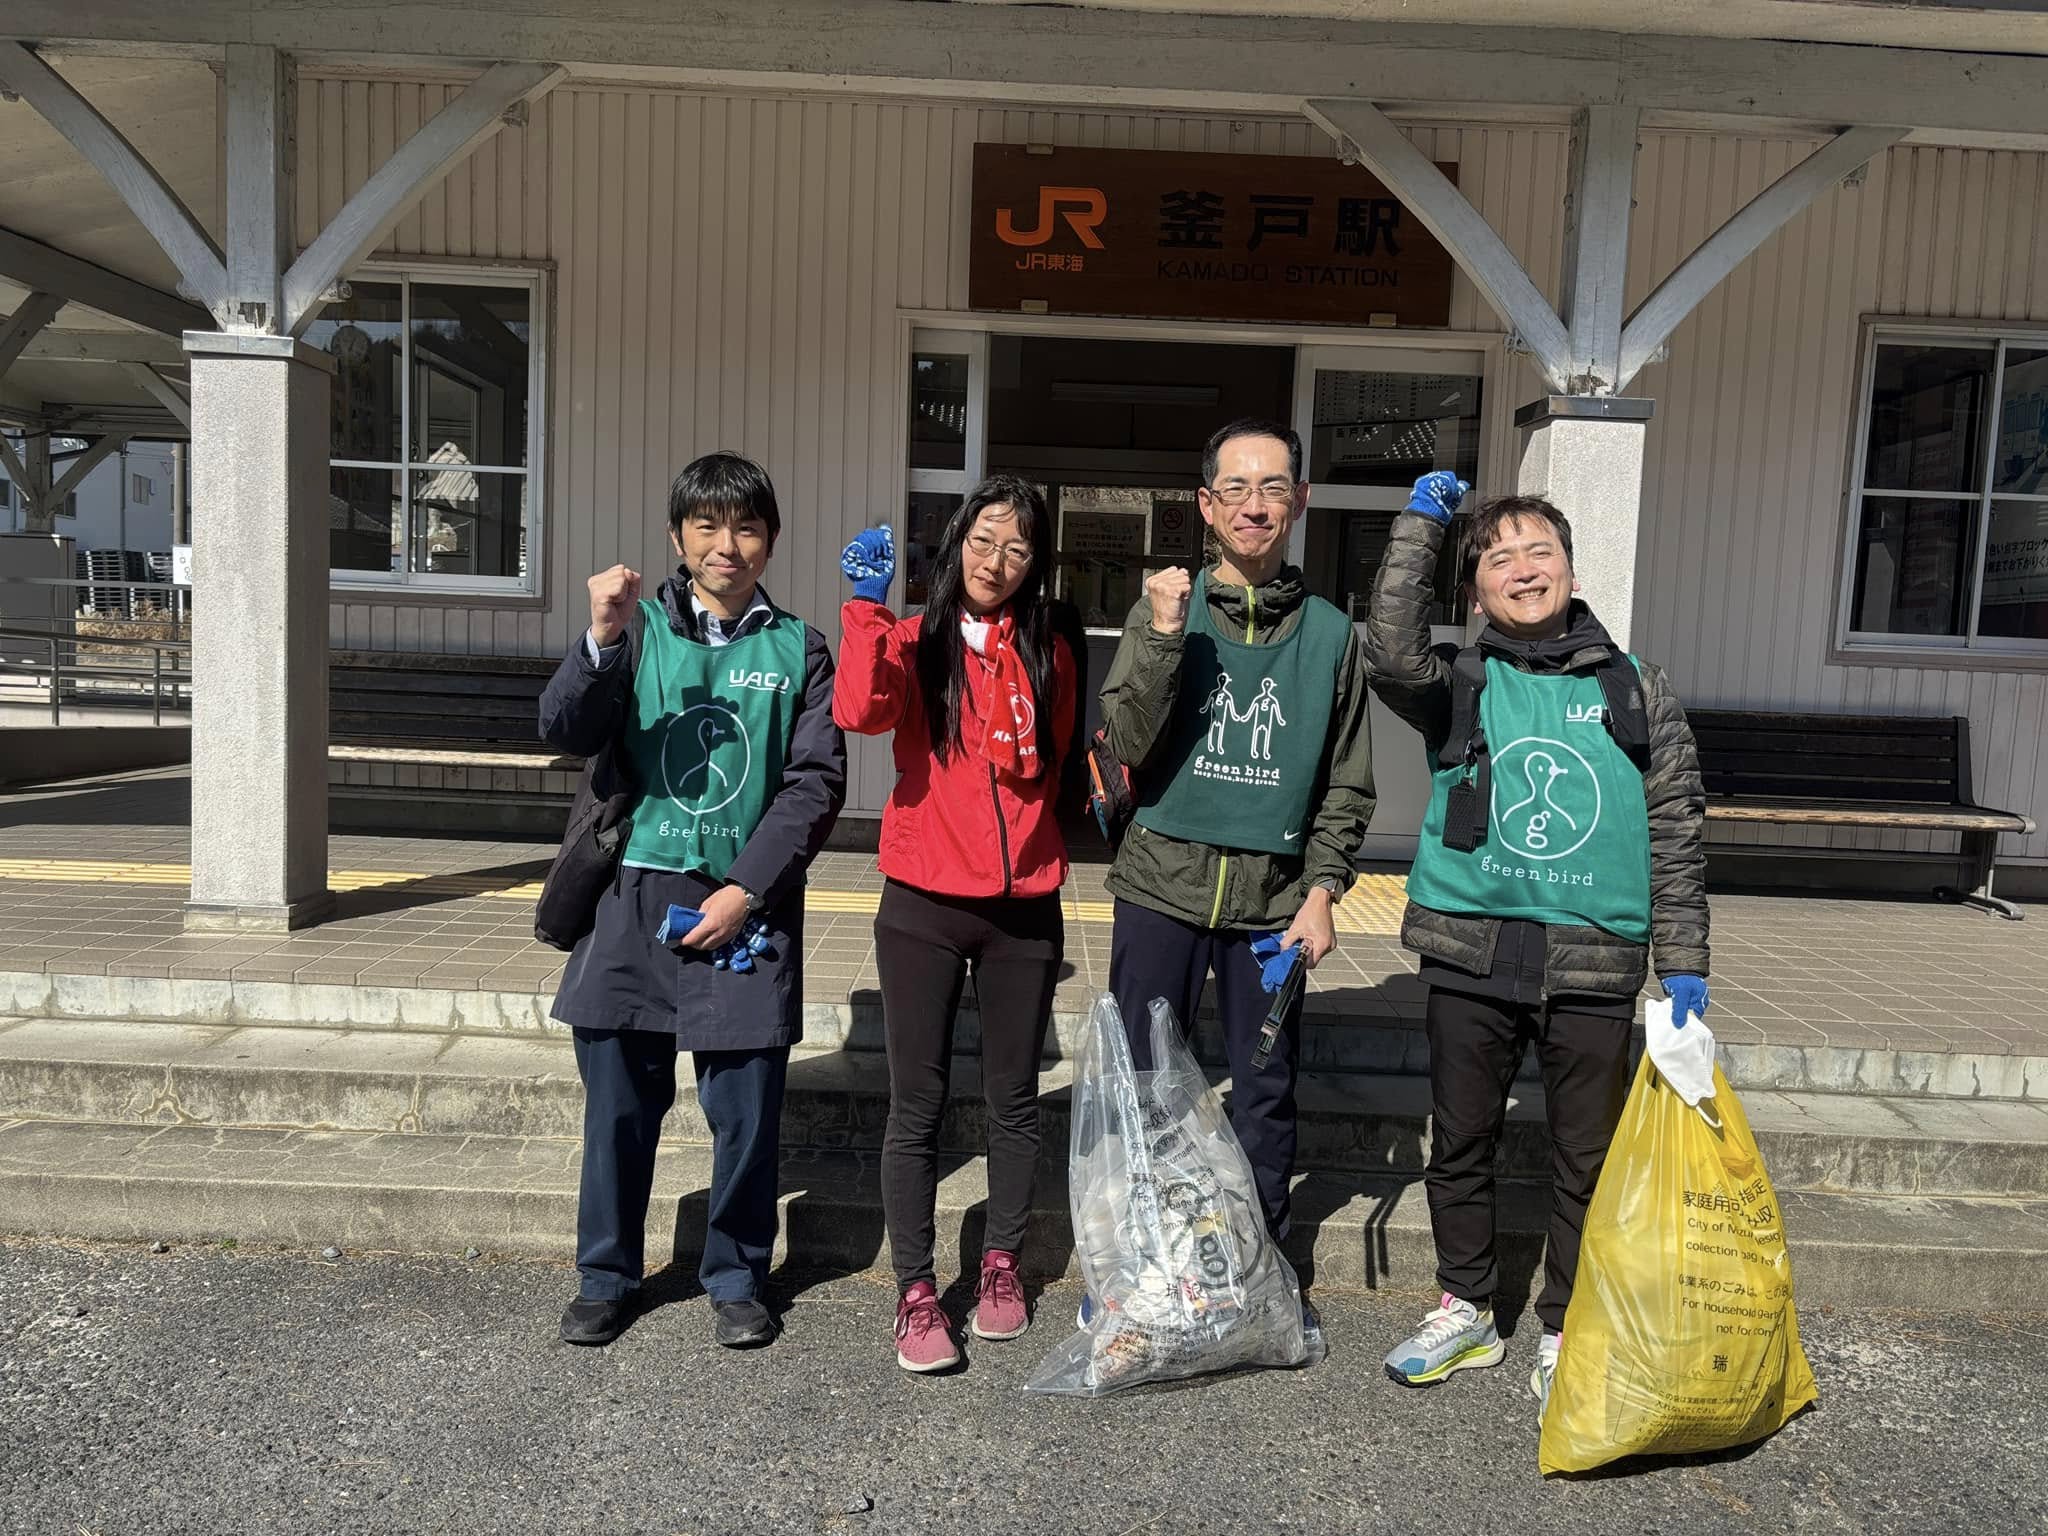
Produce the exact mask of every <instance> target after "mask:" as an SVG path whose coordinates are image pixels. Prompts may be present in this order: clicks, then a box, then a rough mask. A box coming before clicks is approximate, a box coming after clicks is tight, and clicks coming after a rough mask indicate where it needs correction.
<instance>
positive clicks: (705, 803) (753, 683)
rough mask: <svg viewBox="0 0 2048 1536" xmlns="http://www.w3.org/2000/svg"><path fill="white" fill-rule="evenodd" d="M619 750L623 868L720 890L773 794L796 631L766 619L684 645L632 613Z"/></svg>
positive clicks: (784, 617) (790, 725)
mask: <svg viewBox="0 0 2048 1536" xmlns="http://www.w3.org/2000/svg"><path fill="white" fill-rule="evenodd" d="M640 614H641V625H640V662H639V665H638V667H637V668H636V669H635V670H634V673H633V703H632V709H631V713H630V715H629V716H628V718H627V721H626V733H625V748H626V753H627V756H628V758H629V760H630V761H631V763H632V765H633V775H634V782H635V783H636V784H638V785H639V786H640V799H639V800H638V802H637V803H635V805H634V807H633V809H632V811H631V812H630V813H629V814H628V818H627V833H626V852H625V862H626V863H627V864H629V865H632V866H634V867H636V868H640V869H672V870H695V871H698V872H700V873H702V874H706V875H709V876H710V877H711V878H712V879H714V880H723V879H724V878H725V874H726V871H727V870H729V869H731V868H732V863H733V860H734V859H736V858H738V857H739V853H740V850H741V849H742V848H744V847H745V846H746V843H747V839H748V838H750V837H752V836H753V835H754V828H755V827H757V826H759V825H760V822H761V817H762V816H763V815H764V814H765V813H766V812H767V809H768V803H769V802H770V801H771V800H773V799H774V798H775V792H776V790H777V789H779V788H780V787H781V784H782V768H783V763H784V761H785V760H786V759H787V757H788V754H789V738H790V733H791V731H792V730H794V729H795V726H796V717H797V711H798V709H799V708H800V707H801V706H802V704H803V688H804V625H803V621H802V620H801V619H798V618H795V617H792V616H791V615H789V614H786V613H783V612H782V611H781V610H780V609H778V610H776V613H775V616H774V617H773V618H772V619H770V620H769V621H768V622H767V623H766V624H765V625H763V626H762V627H761V628H760V629H757V630H755V631H754V632H753V633H752V634H750V635H748V636H746V637H745V638H744V639H740V640H735V641H733V642H732V643H731V644H730V645H704V644H701V643H700V642H698V641H694V640H686V639H684V638H683V637H682V636H681V635H679V634H677V633H676V632H675V631H674V630H673V629H671V628H669V623H668V615H667V614H666V613H665V612H663V611H662V608H661V605H660V604H658V603H653V602H648V601H645V600H643V601H642V602H641V604H640Z"/></svg>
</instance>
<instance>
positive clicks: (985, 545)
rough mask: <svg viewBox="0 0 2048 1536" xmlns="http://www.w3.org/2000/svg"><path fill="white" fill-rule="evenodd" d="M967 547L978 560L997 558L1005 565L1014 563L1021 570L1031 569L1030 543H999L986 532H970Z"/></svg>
mask: <svg viewBox="0 0 2048 1536" xmlns="http://www.w3.org/2000/svg"><path fill="white" fill-rule="evenodd" d="M967 547H968V548H969V549H970V550H972V551H973V552H974V558H975V559H977V560H996V561H999V562H1001V563H1002V564H1005V565H1014V566H1016V567H1017V569H1018V570H1020V571H1028V570H1029V569H1031V546H1030V545H1029V544H998V543H997V542H996V541H995V540H994V539H992V538H990V537H989V536H988V535H987V534H985V533H970V534H969V535H968V536H967Z"/></svg>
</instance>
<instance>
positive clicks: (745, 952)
mask: <svg viewBox="0 0 2048 1536" xmlns="http://www.w3.org/2000/svg"><path fill="white" fill-rule="evenodd" d="M769 954H770V951H769V946H768V925H767V924H766V923H765V922H763V921H762V920H761V919H760V918H758V917H755V918H749V919H748V920H747V924H746V926H745V927H743V928H742V929H740V933H739V937H738V938H736V939H734V940H733V941H732V942H731V943H730V944H727V945H724V946H723V947H721V948H720V949H719V950H718V952H717V953H716V954H714V955H713V956H712V957H711V968H712V969H713V970H714V971H733V972H736V973H737V974H739V975H741V976H745V975H747V974H748V973H749V972H751V971H752V970H753V969H754V958H755V956H757V955H769ZM770 958H773V957H772V955H771V956H770Z"/></svg>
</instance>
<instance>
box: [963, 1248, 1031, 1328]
mask: <svg viewBox="0 0 2048 1536" xmlns="http://www.w3.org/2000/svg"><path fill="white" fill-rule="evenodd" d="M1030 1326H1031V1313H1030V1312H1029V1310H1027V1309H1026V1307H1025V1305H1024V1285H1023V1282H1022V1281H1020V1280H1019V1279H1018V1278H1017V1255H1015V1254H1014V1253H1005V1252H1003V1250H1002V1249H1000V1248H991V1249H989V1251H988V1252H987V1253H984V1254H983V1255H982V1256H981V1284H979V1285H978V1286H976V1287H975V1288H974V1322H973V1324H972V1327H973V1329H974V1336H975V1337H976V1338H978V1339H1014V1338H1015V1337H1017V1335H1018V1334H1020V1333H1022V1332H1023V1331H1024V1330H1025V1329H1026V1328H1029V1327H1030Z"/></svg>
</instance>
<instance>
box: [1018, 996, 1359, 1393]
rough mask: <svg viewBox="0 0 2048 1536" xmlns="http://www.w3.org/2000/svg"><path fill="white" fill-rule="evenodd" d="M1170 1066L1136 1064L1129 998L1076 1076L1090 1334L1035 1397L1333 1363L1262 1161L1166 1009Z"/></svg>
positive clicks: (1065, 1352)
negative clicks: (1273, 1218) (1256, 1168)
mask: <svg viewBox="0 0 2048 1536" xmlns="http://www.w3.org/2000/svg"><path fill="white" fill-rule="evenodd" d="M1151 1014H1152V1017H1151V1027H1152V1060H1153V1062H1154V1063H1155V1070H1153V1071H1150V1072H1139V1071H1137V1070H1135V1069H1134V1068H1133V1067H1132V1065H1131V1051H1130V1045H1129V1042H1128V1041H1127V1040H1126V1039H1125V1037H1124V1025H1123V1017H1122V1015H1121V1014H1120V1013H1118V1011H1117V1006H1116V1000H1115V999H1114V998H1112V997H1109V996H1107V995H1104V996H1102V997H1100V998H1098V999H1097V1000H1096V1003H1095V1008H1094V1011H1093V1014H1092V1016H1091V1018H1090V1021H1089V1030H1088V1034H1087V1037H1086V1039H1085V1040H1084V1041H1083V1042H1082V1046H1081V1055H1080V1060H1079V1062H1078V1064H1077V1069H1076V1072H1075V1077H1074V1105H1073V1115H1072V1127H1073V1134H1072V1143H1071V1149H1070V1152H1069V1159H1068V1172H1067V1176H1068V1189H1069V1195H1068V1199H1069V1203H1070V1204H1071V1207H1072V1211H1073V1219H1074V1242H1075V1246H1076V1247H1077V1249H1078V1250H1079V1254H1080V1259H1081V1274H1082V1276H1083V1278H1084V1279H1085V1281H1086V1283H1087V1286H1088V1295H1089V1297H1090V1298H1091V1299H1092V1301H1093V1304H1094V1305H1093V1311H1092V1314H1091V1316H1090V1318H1089V1324H1088V1326H1087V1327H1086V1328H1083V1329H1082V1330H1081V1331H1080V1332H1078V1333H1075V1334H1074V1335H1072V1336H1071V1337H1069V1338H1068V1339H1066V1340H1065V1341H1064V1342H1063V1343H1061V1344H1059V1345H1058V1346H1056V1347H1055V1348H1054V1349H1053V1351H1052V1352H1051V1353H1050V1354H1049V1355H1047V1356H1046V1357H1045V1360H1044V1362H1043V1363H1042V1364H1040V1366H1039V1367H1038V1370H1037V1372H1036V1373H1035V1374H1034V1375H1033V1376H1032V1378H1031V1380H1030V1381H1029V1382H1028V1383H1026V1385H1025V1390H1026V1391H1029V1392H1056V1393H1067V1394H1072V1395H1076V1396H1082V1397H1096V1396H1100V1395H1101V1394H1102V1393H1105V1392H1113V1391H1115V1390H1117V1389H1118V1388H1120V1387H1131V1386H1136V1385H1138V1384H1139V1383H1141V1382H1148V1381H1170V1380H1174V1379H1177V1378H1180V1377H1186V1376H1197V1375H1201V1374H1204V1373H1206V1372H1209V1371H1221V1370H1227V1369H1230V1368H1231V1367H1233V1366H1245V1365H1275V1366H1286V1365H1302V1364H1306V1363H1310V1362H1312V1361H1315V1360H1320V1359H1321V1358H1322V1356H1323V1343H1322V1336H1321V1334H1320V1332H1313V1333H1308V1334H1304V1331H1303V1329H1302V1319H1301V1287H1300V1284H1299V1283H1298V1282H1297V1281H1296V1279H1295V1275H1294V1268H1293V1266H1292V1265H1290V1264H1289V1263H1288V1262H1287V1260H1286V1258H1285V1257H1283V1256H1282V1254H1281V1252H1280V1250H1279V1248H1278V1247H1276V1246H1275V1245H1274V1243H1273V1242H1272V1240H1271V1239H1270V1238H1269V1237H1268V1236H1267V1234H1266V1222H1265V1217H1264V1214H1263V1212H1262V1211H1261V1209H1260V1206H1259V1194H1258V1186H1257V1184H1256V1183H1254V1182H1253V1179H1252V1170H1251V1164H1250V1163H1249V1162H1248V1161H1247V1160H1246V1158H1245V1155H1244V1149H1243V1148H1242V1147H1240V1146H1239V1145H1238V1142H1237V1137H1236V1135H1235V1133H1233V1132H1232V1131H1231V1129H1230V1122H1229V1120H1228V1119H1227V1118H1226V1117H1225V1115H1224V1113H1223V1105H1222V1103H1221V1102H1220V1101H1219V1099H1218V1098H1217V1096H1216V1090H1215V1089H1213V1088H1211V1087H1210V1086H1209V1083H1208V1080H1207V1079H1206V1078H1205V1077H1204V1076H1203V1075H1202V1070H1201V1068H1200V1067H1199V1066H1197V1065H1196V1063H1195V1058H1194V1055H1193V1053H1192V1052H1191V1051H1190V1050H1189V1049H1188V1047H1187V1044H1186V1042H1185V1041H1183V1040H1182V1038H1181V1034H1180V1030H1179V1028H1178V1026H1177V1025H1176V1023H1175V1021H1174V1017H1173V1012H1172V1010H1171V1009H1169V1008H1168V1007H1167V1006H1166V1003H1165V1001H1164V1000H1163V999H1159V1000H1155V1001H1154V1002H1153V1004H1152V1010H1151Z"/></svg>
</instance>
